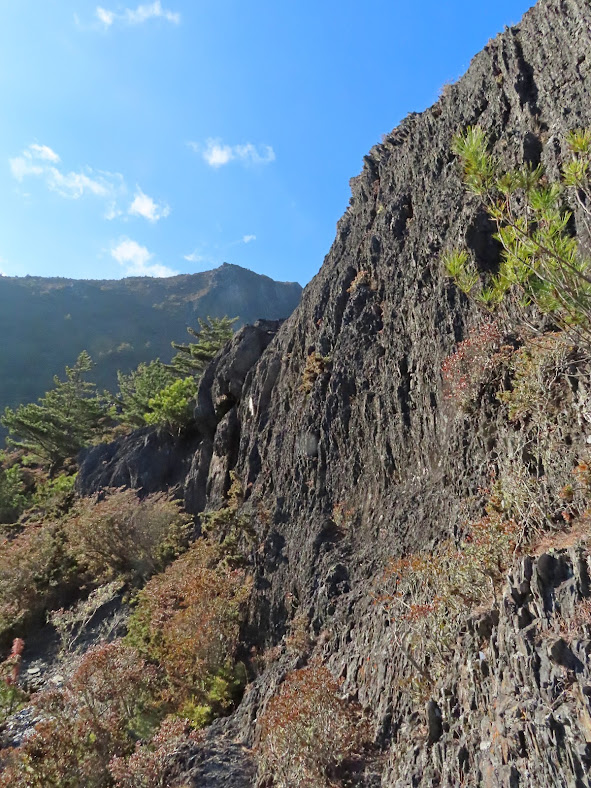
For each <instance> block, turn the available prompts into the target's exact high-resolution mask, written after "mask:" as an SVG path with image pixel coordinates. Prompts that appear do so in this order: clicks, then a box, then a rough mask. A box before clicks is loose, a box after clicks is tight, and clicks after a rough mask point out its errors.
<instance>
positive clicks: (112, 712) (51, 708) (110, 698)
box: [0, 642, 155, 788]
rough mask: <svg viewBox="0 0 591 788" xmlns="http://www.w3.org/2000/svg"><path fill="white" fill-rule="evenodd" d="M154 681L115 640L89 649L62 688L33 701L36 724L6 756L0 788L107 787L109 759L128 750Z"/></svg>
mask: <svg viewBox="0 0 591 788" xmlns="http://www.w3.org/2000/svg"><path fill="white" fill-rule="evenodd" d="M154 681H155V671H154V670H153V669H152V668H150V667H149V666H148V665H146V663H145V662H144V661H143V660H142V659H141V658H140V657H139V655H138V654H137V652H136V651H134V650H133V649H130V648H127V647H125V646H123V645H122V643H121V642H115V643H111V644H109V645H105V646H99V647H97V648H94V649H91V650H90V651H89V652H88V653H87V654H86V655H85V656H84V658H83V659H82V661H81V663H80V666H79V667H78V670H77V671H76V672H75V674H74V676H73V677H72V679H71V680H70V682H69V683H68V684H67V685H66V686H65V687H64V688H63V689H59V690H52V691H47V692H43V693H41V694H40V695H38V696H37V697H36V698H35V705H36V706H37V708H38V710H39V712H40V714H41V716H42V722H40V723H38V724H37V725H36V727H35V731H34V733H33V735H32V736H30V737H29V738H28V739H26V740H25V742H24V744H23V745H22V746H21V747H20V748H18V749H15V750H12V751H10V752H9V753H8V756H7V759H6V768H5V769H4V771H3V773H2V775H1V776H0V786H2V787H3V788H4V787H6V788H8V786H10V787H11V788H25V786H26V788H48V786H56V788H57V787H59V788H62V787H64V788H65V787H66V786H82V785H83V786H85V788H103V787H104V786H107V785H109V784H110V777H109V773H108V764H109V761H110V760H111V759H112V758H113V756H115V755H124V754H125V753H128V752H131V750H132V748H133V737H134V731H133V726H134V724H137V721H138V720H139V718H140V717H141V714H142V713H143V712H144V711H145V710H146V709H147V707H148V706H149V704H150V699H151V691H152V688H153V684H154Z"/></svg>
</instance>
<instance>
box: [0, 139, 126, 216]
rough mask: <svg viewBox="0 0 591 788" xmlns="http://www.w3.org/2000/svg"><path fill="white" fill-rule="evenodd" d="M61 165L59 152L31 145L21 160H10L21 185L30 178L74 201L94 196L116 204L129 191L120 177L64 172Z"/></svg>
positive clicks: (112, 174) (19, 158) (18, 158)
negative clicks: (37, 178)
mask: <svg viewBox="0 0 591 788" xmlns="http://www.w3.org/2000/svg"><path fill="white" fill-rule="evenodd" d="M59 162H60V157H59V156H58V155H57V153H55V151H53V150H52V149H51V148H49V147H48V146H47V145H37V144H33V145H29V147H28V148H26V149H25V150H24V151H23V152H22V154H21V155H20V156H16V157H15V158H14V159H9V164H10V170H11V172H12V175H13V177H14V178H16V180H17V181H19V182H22V181H23V180H24V179H25V178H26V177H29V176H34V177H39V178H42V179H43V180H44V181H45V185H46V186H47V188H48V189H50V190H51V191H54V192H57V193H58V194H60V195H61V196H62V197H66V198H68V199H71V200H77V199H79V198H80V197H82V196H83V195H85V194H92V195H94V196H95V197H101V198H103V199H109V200H110V201H111V202H113V201H114V200H115V198H116V196H117V195H118V194H119V193H121V192H124V191H125V182H124V179H123V176H122V175H121V174H119V173H112V172H102V171H98V172H95V171H94V170H93V169H92V168H91V167H85V168H84V170H81V171H79V172H63V171H62V170H61V169H59V168H58V167H57V166H55V165H56V164H58V163H59Z"/></svg>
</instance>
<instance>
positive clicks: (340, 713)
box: [258, 664, 369, 788]
mask: <svg viewBox="0 0 591 788" xmlns="http://www.w3.org/2000/svg"><path fill="white" fill-rule="evenodd" d="M259 730H260V744H259V747H258V754H259V759H260V767H261V771H262V772H263V774H265V775H269V776H272V778H273V785H275V786H277V788H304V786H306V788H313V787H314V788H315V787H316V786H318V788H320V786H326V785H328V784H329V783H328V780H329V779H331V778H334V776H335V775H336V774H337V773H338V767H339V765H340V764H341V763H342V762H343V761H344V760H346V759H348V758H351V757H353V756H354V755H356V754H358V753H359V752H360V751H361V749H362V747H363V745H364V743H365V742H366V741H367V740H368V738H369V731H368V728H367V724H366V723H365V721H364V720H363V717H362V715H361V708H360V706H359V705H358V704H356V703H353V702H349V701H347V700H346V699H345V698H343V697H342V689H341V685H340V683H339V682H338V681H336V680H335V679H334V678H333V677H332V675H331V674H330V673H329V671H328V670H327V669H326V668H325V667H323V666H322V665H319V664H313V665H311V666H309V667H307V668H303V669H302V670H294V671H292V672H291V673H289V674H288V675H287V677H286V678H285V681H284V682H283V684H282V685H281V687H280V690H279V692H278V694H277V695H276V696H275V697H274V698H272V700H271V701H270V703H269V704H268V706H267V708H266V709H265V712H264V714H263V715H262V718H261V720H260V728H259ZM331 784H333V785H334V782H333V783H331Z"/></svg>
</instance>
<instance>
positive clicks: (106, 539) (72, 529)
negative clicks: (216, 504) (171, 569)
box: [65, 489, 190, 582]
mask: <svg viewBox="0 0 591 788" xmlns="http://www.w3.org/2000/svg"><path fill="white" fill-rule="evenodd" d="M189 522H190V521H189V518H188V516H187V515H186V514H184V513H183V512H182V510H181V508H180V504H179V503H178V502H177V501H173V500H171V499H170V498H169V497H168V496H167V495H165V494H164V493H156V494H154V495H148V496H146V497H145V498H143V499H141V500H140V499H139V498H138V497H137V495H136V493H135V492H134V491H133V490H125V489H120V490H112V491H109V492H108V494H107V495H106V497H104V498H100V497H99V498H98V499H91V498H86V499H83V500H81V501H80V502H79V503H78V505H77V507H76V508H75V510H74V516H73V517H71V518H70V519H69V520H68V521H67V523H66V525H65V529H66V533H67V536H68V539H69V542H70V544H71V549H72V551H73V553H74V555H75V556H76V559H77V560H78V562H79V563H80V564H81V565H82V566H85V567H86V568H87V570H88V572H89V573H90V575H91V576H92V579H93V581H95V582H96V581H97V580H98V581H109V580H112V579H113V578H115V577H122V578H124V579H126V580H130V581H132V582H141V581H144V580H146V579H147V578H148V577H150V576H151V575H152V574H154V572H156V571H157V570H159V569H161V568H162V567H163V566H164V564H165V563H166V562H167V561H168V560H170V559H171V558H172V557H174V556H175V555H176V554H178V551H179V550H180V548H181V547H182V546H183V545H184V544H185V543H186V540H187V536H188V528H189Z"/></svg>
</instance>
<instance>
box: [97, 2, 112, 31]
mask: <svg viewBox="0 0 591 788" xmlns="http://www.w3.org/2000/svg"><path fill="white" fill-rule="evenodd" d="M96 17H97V19H98V20H99V22H102V23H103V25H105V27H110V26H111V25H112V24H113V22H114V21H115V14H114V13H113V12H112V11H107V10H106V9H105V8H101V7H100V6H97V9H96Z"/></svg>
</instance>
